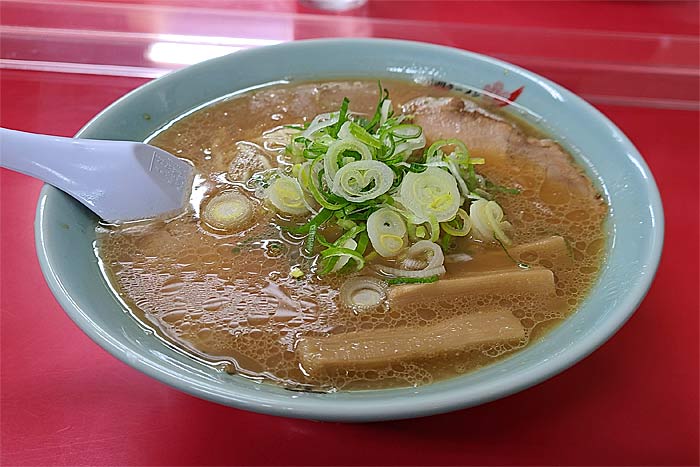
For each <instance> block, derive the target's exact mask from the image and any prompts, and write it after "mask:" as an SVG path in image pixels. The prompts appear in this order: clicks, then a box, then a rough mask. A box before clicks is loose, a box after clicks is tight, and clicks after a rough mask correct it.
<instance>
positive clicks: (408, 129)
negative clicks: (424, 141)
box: [389, 123, 423, 139]
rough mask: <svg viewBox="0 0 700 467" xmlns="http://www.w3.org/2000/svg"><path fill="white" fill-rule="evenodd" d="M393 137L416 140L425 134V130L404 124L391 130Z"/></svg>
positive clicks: (410, 124)
mask: <svg viewBox="0 0 700 467" xmlns="http://www.w3.org/2000/svg"><path fill="white" fill-rule="evenodd" d="M389 131H390V132H391V134H392V135H394V136H396V137H398V138H401V139H415V138H418V137H420V136H421V135H422V134H423V128H421V127H420V126H418V125H414V124H412V123H404V124H403V125H396V126H395V127H393V128H391V129H390V130H389Z"/></svg>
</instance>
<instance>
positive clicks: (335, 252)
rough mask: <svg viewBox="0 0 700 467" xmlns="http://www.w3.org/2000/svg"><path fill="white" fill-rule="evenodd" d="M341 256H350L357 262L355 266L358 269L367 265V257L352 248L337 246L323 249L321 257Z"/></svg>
mask: <svg viewBox="0 0 700 467" xmlns="http://www.w3.org/2000/svg"><path fill="white" fill-rule="evenodd" d="M340 256H349V257H350V259H352V260H354V261H355V262H356V266H355V268H356V269H357V270H358V271H359V270H360V269H362V268H363V267H364V266H365V258H364V257H363V256H362V255H361V254H359V253H358V252H356V251H355V250H351V249H350V248H342V247H335V248H328V249H327V250H323V251H322V252H321V258H323V259H329V258H335V257H340Z"/></svg>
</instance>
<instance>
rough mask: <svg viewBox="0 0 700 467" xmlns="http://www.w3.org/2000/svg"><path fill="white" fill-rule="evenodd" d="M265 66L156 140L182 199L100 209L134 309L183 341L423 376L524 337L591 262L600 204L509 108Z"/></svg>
mask: <svg viewBox="0 0 700 467" xmlns="http://www.w3.org/2000/svg"><path fill="white" fill-rule="evenodd" d="M384 84H385V85H386V89H384V88H381V87H380V88H379V89H378V88H377V83H376V82H373V81H333V82H323V83H302V84H290V85H283V86H273V87H269V88H265V89H262V90H258V91H254V92H251V93H247V94H242V95H238V96H234V97H231V98H228V99H226V100H222V101H219V102H217V103H214V104H212V105H210V106H207V107H205V108H203V109H200V110H198V111H196V112H194V113H191V114H189V115H186V116H183V117H182V118H180V119H178V120H176V121H175V122H173V123H172V124H170V125H168V126H167V127H166V128H164V129H163V130H162V131H161V132H159V133H158V134H156V135H155V136H154V137H153V139H152V140H151V141H150V142H151V144H155V145H157V146H159V147H162V148H163V149H166V150H168V151H170V152H172V153H174V154H177V155H178V156H180V157H183V158H186V159H188V160H190V161H192V162H193V163H194V165H195V167H196V168H197V170H198V172H199V174H200V176H198V177H197V180H196V182H195V186H194V189H193V198H192V209H191V211H189V212H187V213H185V214H183V215H181V216H179V217H178V218H176V219H171V220H167V221H164V220H151V221H144V222H142V223H138V224H130V225H122V226H101V227H99V228H98V234H99V236H98V249H97V251H98V256H99V257H100V259H101V261H102V264H103V265H104V270H105V273H106V276H107V277H108V280H109V281H110V282H111V283H112V284H113V286H114V288H115V290H116V292H117V293H118V294H119V295H120V296H121V297H122V298H123V299H124V301H125V302H126V303H127V305H128V306H129V308H130V310H131V311H132V313H133V314H134V316H135V317H136V318H137V319H139V320H141V321H142V322H144V323H145V324H146V325H148V326H149V327H153V328H154V329H155V330H156V331H157V332H158V333H159V335H160V336H161V337H162V338H163V339H166V340H168V341H169V342H171V343H172V344H174V345H176V346H178V347H180V348H181V349H183V350H184V351H186V352H187V353H189V354H191V355H193V356H194V357H197V358H200V359H204V360H206V361H209V362H212V364H221V365H224V366H225V368H226V369H227V370H228V371H230V372H235V373H238V374H241V375H244V376H247V377H250V378H257V379H261V380H268V381H273V382H276V383H278V384H283V385H285V386H287V387H290V388H295V389H311V390H324V391H332V390H340V389H359V388H384V387H395V386H407V385H419V384H426V383H430V382H432V381H435V380H438V379H443V378H447V377H451V376H455V375H457V374H461V373H465V372H467V371H470V370H473V369H475V368H478V367H481V366H483V365H486V364H489V363H492V362H494V361H496V360H497V359H498V358H502V357H503V356H506V355H509V354H511V353H512V352H513V351H515V350H516V349H520V348H522V347H525V346H526V345H528V344H529V343H530V342H532V341H533V340H534V339H536V338H537V337H538V336H540V335H542V334H543V333H545V332H546V331H547V330H549V329H551V327H552V326H553V325H554V324H556V323H557V322H559V321H561V319H563V318H565V317H566V316H568V315H569V314H571V313H572V312H573V311H574V310H575V308H576V306H577V305H578V303H579V302H580V300H581V299H582V298H583V297H584V296H585V294H586V292H587V290H588V289H589V288H590V286H591V285H592V283H593V281H594V280H595V278H596V275H597V272H598V268H599V266H600V262H601V258H602V251H603V245H604V241H605V238H604V233H603V230H602V223H603V220H604V218H605V215H606V212H607V206H606V205H605V203H604V202H603V201H602V200H601V197H600V195H599V194H598V193H597V192H596V190H595V189H594V188H593V186H592V184H591V182H590V180H589V179H588V178H586V176H585V175H584V174H583V172H582V171H581V170H580V169H579V168H578V167H577V166H576V165H575V164H574V162H573V160H572V158H571V157H570V156H569V155H568V154H567V153H566V152H564V151H563V150H562V148H561V147H560V146H559V145H558V144H556V143H554V142H553V141H551V140H549V139H541V138H540V137H539V135H537V134H536V133H535V132H533V130H532V129H530V128H528V127H526V126H524V125H522V124H521V123H519V122H518V121H516V120H513V119H512V117H509V116H508V115H507V114H506V113H504V112H502V111H496V110H494V109H492V108H488V107H481V106H479V105H478V104H477V103H476V102H475V101H473V100H468V99H465V98H464V97H463V96H460V95H457V94H454V93H450V92H449V91H446V90H443V89H439V88H433V87H427V86H422V85H417V84H412V83H405V82H388V83H384Z"/></svg>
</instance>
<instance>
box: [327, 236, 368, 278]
mask: <svg viewBox="0 0 700 467" xmlns="http://www.w3.org/2000/svg"><path fill="white" fill-rule="evenodd" d="M342 247H343V248H344V249H348V250H352V251H355V248H357V242H356V241H355V240H353V239H352V238H348V239H347V240H345V242H343V244H342ZM358 254H359V253H358ZM360 256H362V255H360ZM351 258H352V257H351V256H348V255H339V256H338V260H337V261H336V262H335V265H334V266H333V268H332V269H331V272H338V271H340V270H341V269H342V268H343V266H345V265H346V264H348V261H350V259H351Z"/></svg>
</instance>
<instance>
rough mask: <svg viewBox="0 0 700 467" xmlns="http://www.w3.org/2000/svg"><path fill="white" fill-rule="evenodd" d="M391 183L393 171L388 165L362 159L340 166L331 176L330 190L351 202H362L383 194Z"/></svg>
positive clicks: (392, 181)
mask: <svg viewBox="0 0 700 467" xmlns="http://www.w3.org/2000/svg"><path fill="white" fill-rule="evenodd" d="M326 157H328V156H327V155H326ZM393 183H394V172H393V170H391V168H390V167H389V166H387V165H386V164H384V163H382V162H379V161H370V160H362V161H357V162H351V163H349V164H347V165H345V166H343V167H341V168H340V170H338V171H337V173H336V174H335V177H334V178H333V185H332V189H331V191H332V192H333V193H334V194H336V195H338V196H340V197H342V198H344V199H346V200H348V201H350V202H352V203H362V202H364V201H368V200H370V199H374V198H376V197H378V196H380V195H383V194H384V193H386V192H387V191H389V189H390V188H391V186H392V184H393Z"/></svg>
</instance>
